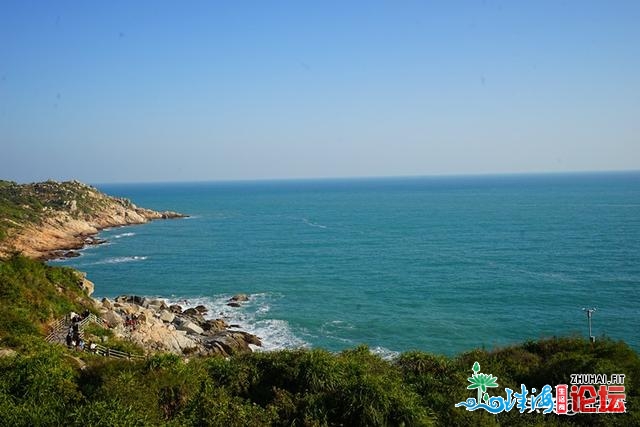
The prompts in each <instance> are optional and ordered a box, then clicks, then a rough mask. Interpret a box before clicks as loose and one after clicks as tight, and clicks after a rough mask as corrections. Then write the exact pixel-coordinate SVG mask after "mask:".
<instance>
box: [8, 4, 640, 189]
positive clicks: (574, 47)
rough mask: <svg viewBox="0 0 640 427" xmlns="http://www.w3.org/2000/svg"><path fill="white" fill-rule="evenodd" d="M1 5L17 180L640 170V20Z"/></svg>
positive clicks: (481, 8)
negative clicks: (639, 23)
mask: <svg viewBox="0 0 640 427" xmlns="http://www.w3.org/2000/svg"><path fill="white" fill-rule="evenodd" d="M524 3H525V2H506V1H504V2H494V1H477V2H475V1H474V2H438V3H436V2H409V1H402V2H391V1H385V2H344V1H340V2H330V1H322V2H297V1H296V2H293V1H292V2H265V1H260V2H258V1H256V2H236V1H234V2H231V1H229V2H222V1H220V2H161V1H153V2H143V1H135V2H130V1H123V2H117V1H109V2H80V1H77V2H64V1H51V2H29V1H16V2H11V1H4V2H2V3H1V4H0V40H2V43H1V44H0V147H1V148H0V153H1V155H0V170H1V172H0V178H4V179H13V180H17V181H36V180H41V179H48V178H53V179H58V180H60V179H70V178H76V179H81V180H84V181H88V182H100V183H106V182H134V181H189V180H226V179H266V178H311V177H346V176H399V175H400V176H403V175H434V174H477V173H511V172H552V171H585V170H623V169H640V25H638V22H640V2H636V1H631V2H617V1H610V2H609V1H607V2H603V1H600V2H588V1H586V2H585V1H580V2H578V1H575V2H570V1H550V2H544V1H536V2H526V4H524Z"/></svg>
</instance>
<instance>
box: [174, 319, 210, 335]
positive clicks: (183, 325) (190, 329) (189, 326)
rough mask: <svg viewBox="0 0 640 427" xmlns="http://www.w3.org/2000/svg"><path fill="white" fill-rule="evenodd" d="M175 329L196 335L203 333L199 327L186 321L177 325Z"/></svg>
mask: <svg viewBox="0 0 640 427" xmlns="http://www.w3.org/2000/svg"><path fill="white" fill-rule="evenodd" d="M176 328H177V329H179V330H182V331H187V332H190V333H194V334H197V335H202V333H203V332H204V330H203V329H202V328H201V327H200V326H198V325H196V324H195V323H193V322H190V321H188V320H187V321H186V322H182V323H181V324H179V325H177V326H176Z"/></svg>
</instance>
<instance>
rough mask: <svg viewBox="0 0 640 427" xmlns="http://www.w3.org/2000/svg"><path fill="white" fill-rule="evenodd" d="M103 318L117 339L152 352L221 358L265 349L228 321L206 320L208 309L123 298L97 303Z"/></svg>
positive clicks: (157, 300)
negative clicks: (256, 348) (232, 326)
mask: <svg viewBox="0 0 640 427" xmlns="http://www.w3.org/2000/svg"><path fill="white" fill-rule="evenodd" d="M96 305H97V308H98V309H99V310H100V312H101V317H102V318H103V319H104V320H105V321H106V322H107V323H108V325H109V326H110V327H111V328H112V330H113V331H114V333H115V334H116V336H119V337H121V338H126V339H129V340H131V341H133V342H135V343H137V344H139V345H141V346H142V347H144V348H145V349H147V351H149V352H154V351H169V352H172V353H176V354H201V355H211V354H218V355H222V356H231V355H233V354H237V353H246V352H251V351H252V347H253V346H256V347H260V346H261V345H262V343H261V341H260V338H258V337H257V336H255V335H252V334H250V333H248V332H243V331H238V330H230V329H229V328H230V326H229V325H228V324H227V322H226V321H225V320H224V319H206V318H205V317H204V315H205V314H206V312H207V309H206V307H204V306H197V307H192V308H188V309H186V310H184V311H183V310H182V307H179V306H176V305H172V306H167V304H166V302H165V301H163V300H161V299H153V298H145V297H140V296H132V295H123V296H119V297H117V298H115V299H114V300H113V301H112V300H109V299H107V298H103V299H102V301H100V302H98V301H96Z"/></svg>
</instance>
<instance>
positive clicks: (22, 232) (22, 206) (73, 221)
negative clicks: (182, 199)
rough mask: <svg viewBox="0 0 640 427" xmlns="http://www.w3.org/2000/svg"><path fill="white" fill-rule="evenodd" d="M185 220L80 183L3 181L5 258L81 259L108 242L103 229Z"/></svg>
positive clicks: (0, 227)
mask: <svg viewBox="0 0 640 427" xmlns="http://www.w3.org/2000/svg"><path fill="white" fill-rule="evenodd" d="M185 216H186V215H183V214H180V213H177V212H171V211H166V212H158V211H154V210H151V209H144V208H140V207H137V206H136V205H134V204H133V203H132V202H131V201H130V200H128V199H124V198H119V197H112V196H108V195H106V194H104V193H101V192H100V191H98V190H97V189H96V188H94V187H91V186H89V185H86V184H83V183H81V182H78V181H68V182H55V181H46V182H40V183H34V184H16V183H14V182H10V181H0V257H6V256H7V255H9V254H11V253H15V252H19V253H22V254H24V255H26V256H29V257H31V258H38V259H51V258H59V257H65V256H66V257H72V256H77V252H75V250H77V249H81V248H83V247H84V246H85V245H91V244H100V243H104V240H101V239H98V238H96V237H95V235H96V234H97V233H98V232H99V231H100V230H102V229H105V228H109V227H117V226H123V225H133V224H144V223H146V222H149V221H152V220H156V219H169V218H182V217H185Z"/></svg>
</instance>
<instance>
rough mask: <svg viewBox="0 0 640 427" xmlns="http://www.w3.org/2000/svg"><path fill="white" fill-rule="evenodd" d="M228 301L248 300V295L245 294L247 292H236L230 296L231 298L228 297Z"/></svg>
mask: <svg viewBox="0 0 640 427" xmlns="http://www.w3.org/2000/svg"><path fill="white" fill-rule="evenodd" d="M229 301H235V302H244V301H249V297H248V296H247V294H236V295H234V296H232V297H231V299H229Z"/></svg>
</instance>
